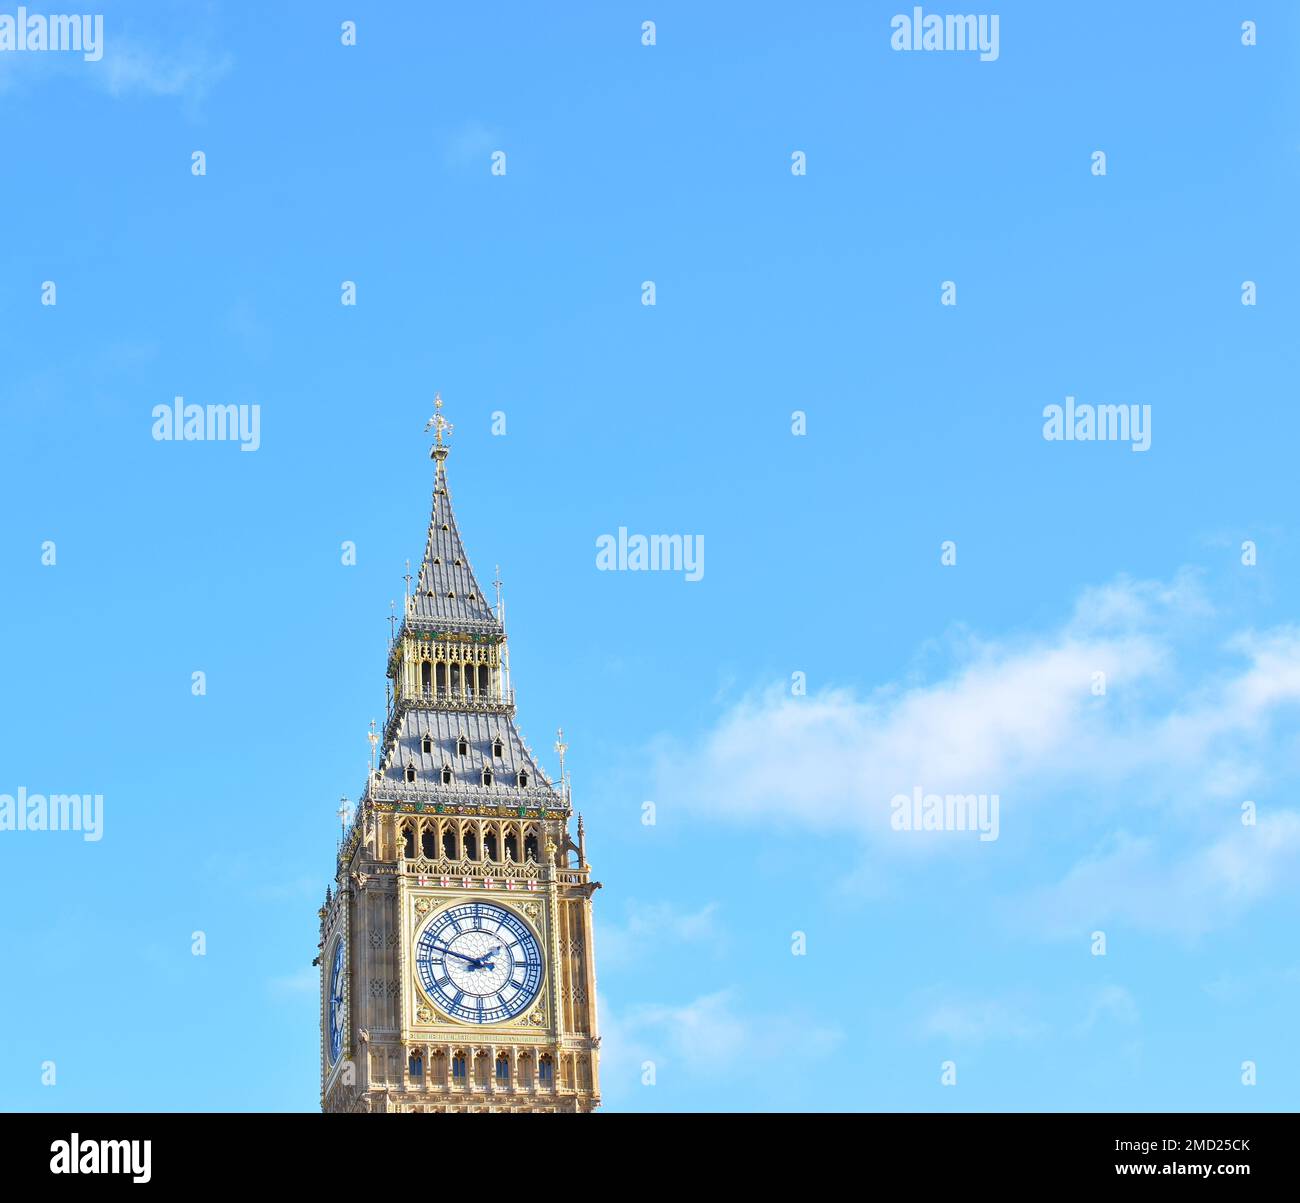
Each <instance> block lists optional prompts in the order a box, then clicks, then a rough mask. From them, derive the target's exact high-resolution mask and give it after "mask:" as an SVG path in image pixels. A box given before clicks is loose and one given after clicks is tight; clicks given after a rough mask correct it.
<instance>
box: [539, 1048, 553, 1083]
mask: <svg viewBox="0 0 1300 1203" xmlns="http://www.w3.org/2000/svg"><path fill="white" fill-rule="evenodd" d="M537 1082H538V1084H539V1085H541V1086H553V1085H555V1062H554V1061H552V1060H551V1054H550V1053H543V1054H542V1056H541V1060H539V1061H538V1062H537Z"/></svg>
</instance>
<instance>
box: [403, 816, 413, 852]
mask: <svg viewBox="0 0 1300 1203" xmlns="http://www.w3.org/2000/svg"><path fill="white" fill-rule="evenodd" d="M402 855H403V856H404V857H406V859H407V860H414V859H415V832H414V831H413V830H412V829H411V825H410V823H403V824H402Z"/></svg>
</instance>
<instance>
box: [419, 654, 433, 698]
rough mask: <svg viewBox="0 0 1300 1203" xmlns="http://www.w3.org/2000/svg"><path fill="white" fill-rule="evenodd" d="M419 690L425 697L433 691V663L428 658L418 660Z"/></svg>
mask: <svg viewBox="0 0 1300 1203" xmlns="http://www.w3.org/2000/svg"><path fill="white" fill-rule="evenodd" d="M420 692H421V693H422V694H424V696H425V697H426V698H427V697H428V696H429V694H430V693H432V692H433V665H432V664H430V663H429V661H428V660H422V661H421V662H420Z"/></svg>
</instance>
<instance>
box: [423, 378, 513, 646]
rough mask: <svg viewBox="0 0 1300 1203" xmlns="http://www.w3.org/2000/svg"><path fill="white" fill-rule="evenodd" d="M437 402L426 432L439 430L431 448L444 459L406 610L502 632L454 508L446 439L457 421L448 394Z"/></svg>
mask: <svg viewBox="0 0 1300 1203" xmlns="http://www.w3.org/2000/svg"><path fill="white" fill-rule="evenodd" d="M433 403H434V407H435V408H434V413H433V417H431V418H430V419H429V421H428V422H427V423H426V424H425V427H424V429H425V431H426V432H427V431H429V430H433V431H434V432H435V434H434V438H435V442H434V444H433V446H432V447H430V448H429V454H430V455H431V456H432V457H433V459H435V460H436V461H437V465H438V466H437V468H436V469H435V471H434V476H433V513H432V514H431V515H430V517H429V537H428V539H427V540H426V541H425V545H424V558H423V560H422V561H421V563H420V572H419V575H418V577H417V578H416V587H415V593H414V594H413V595H412V596H411V597H410V598H409V599H408V601H407V607H406V614H407V617H408V618H410V619H415V620H417V621H418V620H421V619H424V620H429V621H432V622H434V623H435V624H437V625H439V626H441V627H443V628H446V629H460V630H465V631H471V632H479V633H486V632H499V630H500V622H499V621H498V619H497V616H496V615H495V614H494V613H493V611H492V607H491V606H490V605H489V603H488V601H487V599H486V598H485V597H484V596H483V591H482V589H480V588H479V584H478V580H477V579H476V578H475V576H474V571H473V569H472V568H471V567H470V564H469V556H468V555H467V554H466V552H465V546H464V544H463V543H462V542H461V538H460V531H459V530H457V528H456V518H455V516H454V515H453V514H452V512H451V491H450V490H449V489H448V488H447V467H446V461H447V455H448V453H449V452H450V450H451V448H450V447H448V446H447V445H446V444H445V443H444V442H443V435H445V434H450V433H451V430H452V424H451V423H450V422H448V421H447V420H446V418H444V417H443V416H442V396H441V395H438V396H436V397H434V399H433Z"/></svg>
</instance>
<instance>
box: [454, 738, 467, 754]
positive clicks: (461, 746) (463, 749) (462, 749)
mask: <svg viewBox="0 0 1300 1203" xmlns="http://www.w3.org/2000/svg"><path fill="white" fill-rule="evenodd" d="M456 754H457V755H458V756H468V755H469V740H468V739H466V738H465V737H464V736H463V735H462V736H461V737H460V738H459V739H458V740H457V741H456Z"/></svg>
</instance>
